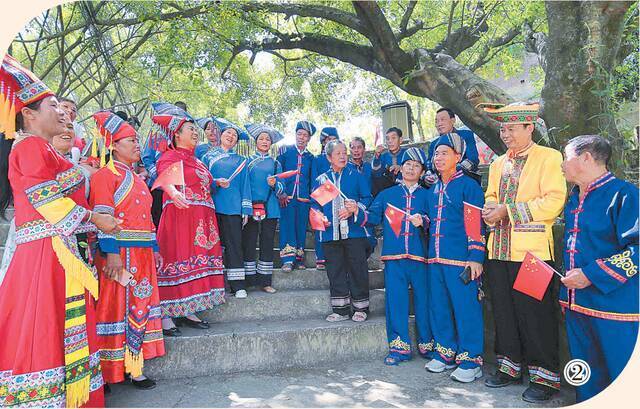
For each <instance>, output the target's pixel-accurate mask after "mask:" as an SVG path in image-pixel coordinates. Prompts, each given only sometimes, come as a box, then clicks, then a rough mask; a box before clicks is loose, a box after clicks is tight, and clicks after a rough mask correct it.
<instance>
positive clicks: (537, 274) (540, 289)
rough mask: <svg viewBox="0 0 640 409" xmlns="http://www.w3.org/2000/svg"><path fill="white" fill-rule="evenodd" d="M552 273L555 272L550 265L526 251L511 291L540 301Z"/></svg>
mask: <svg viewBox="0 0 640 409" xmlns="http://www.w3.org/2000/svg"><path fill="white" fill-rule="evenodd" d="M554 273H555V270H554V269H553V268H551V266H550V265H548V264H547V263H545V262H544V261H542V260H540V259H539V258H538V257H536V256H535V255H533V254H531V253H530V252H528V251H527V254H526V255H525V256H524V260H523V261H522V265H521V266H520V270H519V271H518V276H517V277H516V281H515V282H514V283H513V289H514V290H518V291H520V292H521V293H524V294H527V295H529V296H531V297H533V298H535V299H536V300H538V301H542V298H543V297H544V293H545V292H546V291H547V287H549V282H550V281H551V277H553V274H554ZM557 274H559V273H557Z"/></svg>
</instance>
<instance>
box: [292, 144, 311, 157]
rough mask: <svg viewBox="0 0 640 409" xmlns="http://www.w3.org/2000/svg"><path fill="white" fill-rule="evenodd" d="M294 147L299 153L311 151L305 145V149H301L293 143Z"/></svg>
mask: <svg viewBox="0 0 640 409" xmlns="http://www.w3.org/2000/svg"><path fill="white" fill-rule="evenodd" d="M293 147H294V148H296V152H298V155H304V154H305V153H307V152H309V151H308V150H307V147H306V146H305V147H304V149H303V150H300V149H299V148H298V145H293Z"/></svg>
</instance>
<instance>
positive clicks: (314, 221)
mask: <svg viewBox="0 0 640 409" xmlns="http://www.w3.org/2000/svg"><path fill="white" fill-rule="evenodd" d="M328 222H329V221H328V220H327V218H326V216H325V215H324V214H322V213H321V212H319V211H318V210H316V209H313V208H312V209H309V224H310V225H311V228H312V229H313V230H319V231H325V230H326V226H327V224H328Z"/></svg>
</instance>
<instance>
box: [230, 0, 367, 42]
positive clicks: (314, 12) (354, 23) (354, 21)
mask: <svg viewBox="0 0 640 409" xmlns="http://www.w3.org/2000/svg"><path fill="white" fill-rule="evenodd" d="M240 8H241V9H242V10H244V11H268V12H272V13H280V14H284V15H285V17H286V18H289V17H291V16H300V17H315V18H320V19H323V20H329V21H333V22H335V23H338V24H340V25H343V26H345V27H349V28H350V29H352V30H354V31H357V32H358V33H360V34H362V35H363V36H365V37H366V36H368V35H369V31H368V30H367V28H366V26H365V25H364V24H362V22H361V21H360V19H359V18H358V16H356V15H355V14H352V13H347V12H346V11H342V10H339V9H336V8H333V7H328V6H321V5H315V4H286V3H269V2H265V3H259V2H250V3H244V4H242V5H241V6H240Z"/></svg>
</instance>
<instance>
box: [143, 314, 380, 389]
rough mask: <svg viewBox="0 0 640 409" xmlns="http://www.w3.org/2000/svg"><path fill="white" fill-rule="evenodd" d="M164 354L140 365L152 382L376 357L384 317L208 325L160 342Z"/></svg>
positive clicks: (378, 350)
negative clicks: (357, 321) (163, 342)
mask: <svg viewBox="0 0 640 409" xmlns="http://www.w3.org/2000/svg"><path fill="white" fill-rule="evenodd" d="M165 345H166V349H167V354H166V355H165V356H164V357H162V358H158V359H153V360H150V361H147V362H145V369H144V370H145V374H146V375H147V376H149V377H151V378H154V379H176V378H193V377H198V376H209V375H216V374H224V373H234V372H244V371H276V370H279V369H285V368H308V367H311V366H314V365H322V364H338V365H340V366H342V365H343V364H344V362H347V361H356V360H365V359H372V358H379V357H381V356H384V353H385V351H386V349H387V343H386V335H385V320H384V316H381V315H378V316H373V317H370V319H369V320H367V321H365V322H363V323H354V322H352V321H350V320H349V321H344V322H340V323H330V322H327V321H325V320H324V319H323V317H322V318H321V317H316V318H313V319H302V320H296V321H254V322H244V323H242V322H232V323H223V324H213V325H212V327H211V329H209V330H195V329H185V330H184V331H183V336H181V337H177V338H165Z"/></svg>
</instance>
